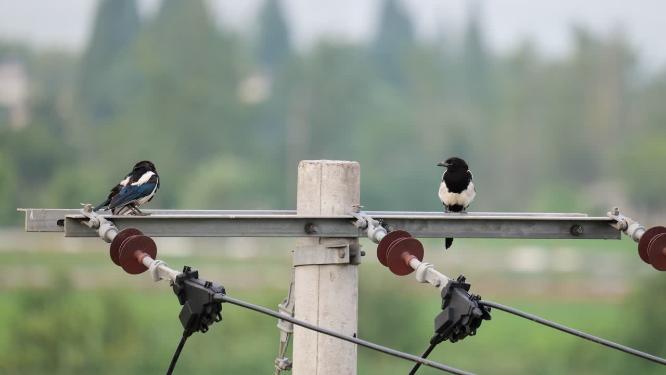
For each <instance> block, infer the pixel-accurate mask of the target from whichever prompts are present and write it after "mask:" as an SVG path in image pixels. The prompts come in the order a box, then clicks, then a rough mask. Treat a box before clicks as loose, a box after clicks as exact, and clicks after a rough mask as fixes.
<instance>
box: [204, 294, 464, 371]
mask: <svg viewBox="0 0 666 375" xmlns="http://www.w3.org/2000/svg"><path fill="white" fill-rule="evenodd" d="M214 298H215V300H217V301H222V302H228V303H230V304H233V305H236V306H240V307H243V308H246V309H250V310H253V311H256V312H258V313H262V314H265V315H269V316H272V317H274V318H278V319H282V320H286V321H288V322H291V323H293V324H296V325H298V326H301V327H303V328H307V329H309V330H312V331H316V332H319V333H323V334H325V335H328V336H332V337H336V338H338V339H340V340H344V341H348V342H351V343H354V344H356V345H360V346H364V347H366V348H369V349H372V350H376V351H379V352H382V353H384V354H388V355H391V356H394V357H398V358H402V359H405V360H408V361H412V362H416V363H421V364H423V365H426V366H428V367H432V368H435V369H438V370H441V371H445V372H448V373H451V374H457V375H470V374H471V373H470V372H467V371H463V370H459V369H457V368H454V367H450V366H447V365H444V364H441V363H438V362H434V361H430V360H427V359H424V358H420V357H417V356H415V355H412V354H408V353H403V352H400V351H397V350H395V349H391V348H387V347H385V346H381V345H377V344H375V343H372V342H369V341H365V340H361V339H359V338H357V337H352V336H347V335H343V334H341V333H338V332H335V331H331V330H329V329H326V328H321V327H318V326H316V325H313V324H310V323H308V322H305V321H302V320H299V319H295V318H292V317H290V316H288V315H284V314H280V313H278V312H275V311H273V310H271V309H267V308H265V307H263V306H258V305H254V304H252V303H249V302H245V301H242V300H239V299H235V298H232V297H229V296H228V295H226V294H220V293H218V294H216V295H215V297H214Z"/></svg>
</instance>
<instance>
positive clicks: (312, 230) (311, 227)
mask: <svg viewBox="0 0 666 375" xmlns="http://www.w3.org/2000/svg"><path fill="white" fill-rule="evenodd" d="M318 231H319V228H317V225H315V224H314V223H307V224H305V233H307V234H317V232H318Z"/></svg>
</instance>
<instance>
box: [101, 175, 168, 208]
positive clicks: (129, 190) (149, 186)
mask: <svg viewBox="0 0 666 375" xmlns="http://www.w3.org/2000/svg"><path fill="white" fill-rule="evenodd" d="M156 186H157V184H156V183H153V182H146V183H145V184H141V185H127V186H125V187H124V188H122V190H120V192H119V193H118V194H116V195H115V196H114V197H113V198H112V199H111V203H109V209H114V208H116V207H121V206H124V205H127V204H129V203H131V202H133V201H135V200H137V199H140V198H142V197H145V196H147V195H150V193H152V192H153V190H155V187H156Z"/></svg>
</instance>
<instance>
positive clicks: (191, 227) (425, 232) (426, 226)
mask: <svg viewBox="0 0 666 375" xmlns="http://www.w3.org/2000/svg"><path fill="white" fill-rule="evenodd" d="M22 211H24V212H25V217H26V222H25V223H26V225H25V228H26V231H28V232H65V236H67V237H95V236H97V234H96V233H95V231H93V230H91V229H90V228H88V227H87V226H85V225H83V224H82V221H83V220H85V217H84V216H82V215H81V214H80V213H79V211H78V210H76V209H22ZM145 212H146V213H150V215H149V216H105V217H106V218H108V219H109V220H111V221H113V222H114V223H115V224H116V226H117V227H118V228H119V229H124V228H128V227H133V228H138V229H140V230H142V231H143V232H144V233H145V234H146V235H149V236H157V237H307V236H325V237H363V236H365V233H364V232H363V231H362V230H359V229H358V228H356V227H355V226H354V225H353V222H354V218H353V217H352V216H337V217H303V216H298V215H296V214H295V212H294V211H290V210H289V211H275V210H272V211H253V210H245V211H242V210H238V211H221V210H214V211H209V210H194V211H193V210H146V211H145ZM366 213H367V214H369V215H370V216H372V217H373V218H375V219H381V220H383V221H384V223H385V225H386V226H387V227H388V229H389V230H392V229H403V230H406V231H408V232H410V233H412V235H414V236H415V237H422V238H423V237H432V238H442V237H458V238H551V239H619V238H620V231H618V230H617V229H615V228H613V227H611V225H610V224H612V223H614V221H613V220H612V219H610V218H608V217H605V216H604V217H588V216H586V215H584V214H568V213H567V214H562V213H495V212H493V213H489V212H470V213H467V214H446V213H440V212H399V211H366ZM574 226H578V228H579V229H580V230H581V231H578V235H575V234H574V232H575V231H572V228H573V227H574ZM308 230H315V231H316V232H311V231H310V233H308V232H307V231H308Z"/></svg>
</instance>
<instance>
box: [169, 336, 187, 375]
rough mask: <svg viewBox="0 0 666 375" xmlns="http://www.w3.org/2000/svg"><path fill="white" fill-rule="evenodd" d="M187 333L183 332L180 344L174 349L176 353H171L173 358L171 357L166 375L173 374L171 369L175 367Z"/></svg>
mask: <svg viewBox="0 0 666 375" xmlns="http://www.w3.org/2000/svg"><path fill="white" fill-rule="evenodd" d="M187 336H188V335H187V331H185V332H183V337H181V338H180V342H179V343H178V347H177V348H176V351H175V352H174V353H173V357H171V364H169V369H168V370H167V372H166V375H171V374H172V373H173V369H174V368H175V367H176V362H178V357H180V352H181V351H182V350H183V347H184V346H185V341H187Z"/></svg>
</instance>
